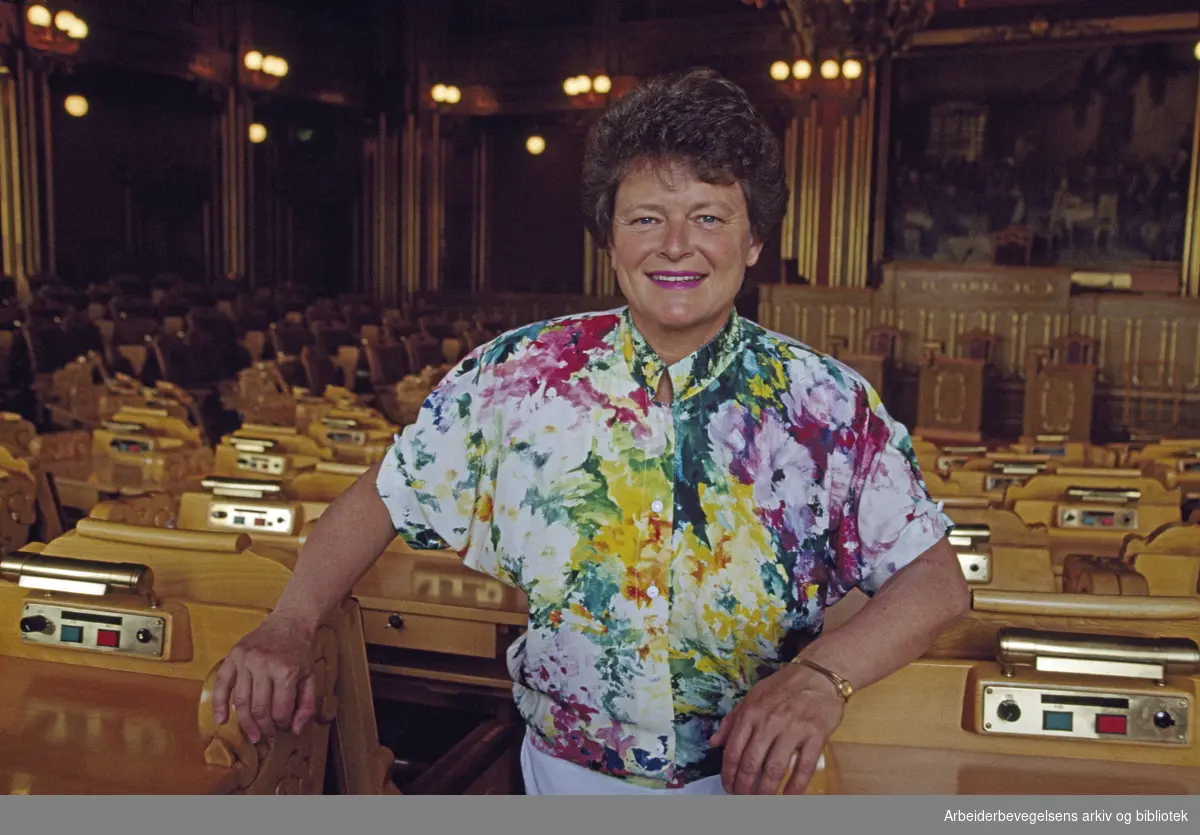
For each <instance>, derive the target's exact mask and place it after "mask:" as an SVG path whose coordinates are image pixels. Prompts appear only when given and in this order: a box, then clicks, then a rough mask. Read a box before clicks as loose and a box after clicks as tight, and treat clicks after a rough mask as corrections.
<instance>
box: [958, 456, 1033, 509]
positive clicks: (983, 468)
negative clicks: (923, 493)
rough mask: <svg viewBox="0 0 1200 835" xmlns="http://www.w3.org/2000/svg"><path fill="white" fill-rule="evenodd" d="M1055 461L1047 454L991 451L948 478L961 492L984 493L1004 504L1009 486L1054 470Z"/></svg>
mask: <svg viewBox="0 0 1200 835" xmlns="http://www.w3.org/2000/svg"><path fill="white" fill-rule="evenodd" d="M1054 469H1055V464H1054V463H1053V462H1052V461H1051V460H1050V458H1049V457H1048V456H1045V455H1024V454H1021V453H1005V452H989V453H986V454H985V455H984V456H983V457H982V458H972V459H970V460H968V461H964V462H963V463H962V464H961V465H960V466H958V467H956V468H954V469H952V470H951V471H950V474H949V475H948V476H947V477H946V480H947V481H948V482H949V483H950V484H953V485H956V486H957V487H958V488H959V489H958V492H959V495H963V496H982V497H985V498H987V499H988V501H989V502H991V503H992V504H995V505H997V506H1002V505H1004V503H1005V501H1004V497H1005V491H1007V490H1008V488H1009V487H1013V486H1017V485H1021V484H1024V483H1026V482H1027V481H1028V480H1029V479H1031V478H1032V477H1034V476H1035V475H1040V474H1042V473H1046V472H1053V471H1054Z"/></svg>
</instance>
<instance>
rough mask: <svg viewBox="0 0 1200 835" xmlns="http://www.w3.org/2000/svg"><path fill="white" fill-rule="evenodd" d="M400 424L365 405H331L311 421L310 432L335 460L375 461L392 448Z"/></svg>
mask: <svg viewBox="0 0 1200 835" xmlns="http://www.w3.org/2000/svg"><path fill="white" fill-rule="evenodd" d="M398 431H399V427H398V426H396V425H395V424H392V423H390V422H389V421H387V420H386V419H385V418H384V417H383V416H382V415H379V414H378V413H373V412H372V411H369V410H365V409H332V410H330V411H329V412H327V413H326V414H324V415H322V416H321V418H320V419H319V420H316V421H313V422H312V423H310V424H309V429H308V434H309V437H311V438H312V439H313V440H315V441H316V442H317V443H318V444H319V445H320V446H321V447H322V448H324V449H328V450H330V452H331V453H332V457H333V460H334V461H337V462H340V463H343V464H367V465H370V464H375V463H378V462H379V461H382V460H383V459H384V457H385V456H386V455H387V453H388V450H389V449H391V446H392V442H393V440H394V439H395V435H396V432H398Z"/></svg>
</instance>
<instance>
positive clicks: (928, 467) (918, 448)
mask: <svg viewBox="0 0 1200 835" xmlns="http://www.w3.org/2000/svg"><path fill="white" fill-rule="evenodd" d="M912 444H913V451H914V452H915V453H916V456H917V463H918V465H919V466H920V468H921V472H922V473H937V474H938V475H940V476H942V477H943V478H945V477H946V476H948V475H950V473H951V472H952V471H953V470H955V469H957V468H959V467H961V466H963V465H964V464H965V463H966V462H967V461H970V460H972V459H974V458H979V457H982V456H984V455H987V453H988V448H987V446H985V445H983V444H965V445H946V446H938V445H937V444H935V443H933V442H932V441H928V440H926V439H925V438H922V437H920V436H919V435H913V437H912Z"/></svg>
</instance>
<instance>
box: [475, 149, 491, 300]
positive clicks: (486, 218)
mask: <svg viewBox="0 0 1200 835" xmlns="http://www.w3.org/2000/svg"><path fill="white" fill-rule="evenodd" d="M491 201H492V134H491V132H490V131H489V130H487V129H486V128H485V129H483V130H480V131H479V132H478V133H476V134H475V144H474V146H473V147H472V149H471V290H472V291H474V292H476V293H480V292H483V291H484V290H487V288H488V286H489V281H488V264H489V263H490V261H491V259H490V258H489V257H488V255H489V251H490V247H491V235H490V225H489V224H490V222H491V216H490V214H489V211H488V207H489V206H490V205H491Z"/></svg>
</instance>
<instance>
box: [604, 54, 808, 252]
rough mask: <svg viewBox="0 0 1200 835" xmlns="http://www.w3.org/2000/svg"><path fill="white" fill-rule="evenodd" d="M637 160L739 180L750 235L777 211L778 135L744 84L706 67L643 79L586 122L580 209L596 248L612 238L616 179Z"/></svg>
mask: <svg viewBox="0 0 1200 835" xmlns="http://www.w3.org/2000/svg"><path fill="white" fill-rule="evenodd" d="M642 160H649V161H652V162H668V161H681V162H683V163H685V164H686V165H688V166H690V167H691V168H692V170H693V173H694V174H695V175H696V176H697V177H699V178H700V179H701V180H703V181H705V182H708V183H720V184H728V183H733V182H737V183H738V184H740V185H741V187H742V192H743V194H745V196H746V206H747V208H748V209H749V215H750V230H751V232H752V233H753V234H754V237H755V239H756V240H758V241H763V240H766V237H767V235H768V233H769V232H770V231H771V230H772V229H773V228H774V227H775V226H776V225H777V224H778V223H779V221H780V220H781V219H782V218H783V214H784V210H785V204H786V203H787V193H788V192H787V181H786V177H785V175H784V169H783V154H782V151H781V149H780V145H779V140H778V139H777V138H776V136H775V134H774V133H773V132H772V131H771V129H770V127H769V126H768V125H767V123H766V121H765V120H764V119H763V117H762V115H761V114H760V113H759V111H758V110H757V109H756V108H755V107H754V105H753V104H752V103H751V102H750V99H749V97H748V96H747V95H746V91H745V90H743V89H742V88H741V87H739V86H738V85H737V84H734V83H733V82H732V81H729V80H728V79H725V78H723V77H722V76H721V75H719V74H718V73H717V72H715V71H714V70H710V69H706V68H698V69H692V70H688V71H686V72H682V73H677V74H673V75H667V76H662V77H659V78H654V79H651V80H649V81H646V82H644V83H642V84H640V85H639V86H638V87H636V88H635V89H634V90H633V91H631V92H630V93H629V95H627V96H626V97H624V98H623V99H621V100H620V101H618V102H617V103H616V104H614V105H613V106H612V107H610V108H609V109H608V111H607V112H606V113H605V114H604V115H603V116H602V117H601V118H600V121H599V122H598V123H597V124H596V125H595V127H593V128H592V131H591V133H590V134H589V135H588V141H587V148H586V151H585V152H584V157H583V211H584V217H585V221H586V223H587V226H588V231H589V232H591V234H592V237H593V238H594V239H595V241H596V244H597V245H598V246H599V247H601V248H602V249H603V248H607V247H608V245H609V241H610V240H611V238H612V222H613V203H614V202H615V200H616V194H617V187H618V186H619V185H620V184H621V179H622V178H623V177H624V176H625V174H626V173H627V172H628V171H629V168H630V167H631V165H633V164H634V163H637V162H640V161H642Z"/></svg>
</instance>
